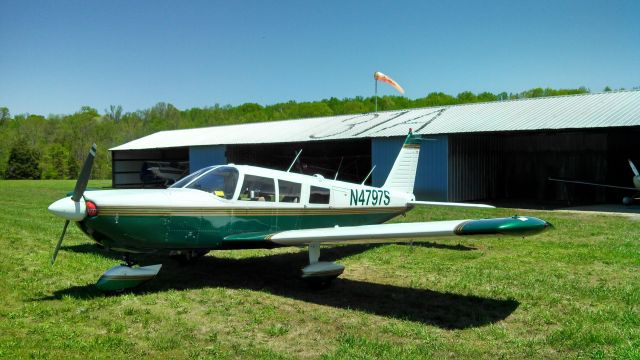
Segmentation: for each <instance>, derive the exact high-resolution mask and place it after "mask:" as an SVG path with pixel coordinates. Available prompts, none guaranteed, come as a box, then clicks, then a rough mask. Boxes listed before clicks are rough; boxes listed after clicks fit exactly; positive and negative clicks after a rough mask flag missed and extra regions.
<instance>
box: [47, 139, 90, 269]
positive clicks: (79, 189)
mask: <svg viewBox="0 0 640 360" xmlns="http://www.w3.org/2000/svg"><path fill="white" fill-rule="evenodd" d="M96 150H97V149H96V144H93V145H91V149H90V150H89V155H87V159H86V160H85V161H84V165H82V170H81V171H80V176H78V181H76V187H75V188H74V189H73V195H71V200H72V201H73V202H75V204H74V205H75V208H78V205H79V202H80V199H81V198H82V195H83V194H84V191H85V190H86V189H87V184H88V183H89V177H90V176H91V168H92V167H93V159H94V158H95V157H96ZM63 200H64V199H63ZM59 201H60V200H59ZM70 221H71V220H69V219H67V220H66V221H65V222H64V227H63V228H62V234H61V235H60V239H59V240H58V243H57V244H56V248H55V249H54V250H53V257H52V258H51V265H53V264H54V263H55V262H56V257H57V256H58V251H59V250H60V246H61V245H62V239H64V234H65V233H66V232H67V226H69V222H70Z"/></svg>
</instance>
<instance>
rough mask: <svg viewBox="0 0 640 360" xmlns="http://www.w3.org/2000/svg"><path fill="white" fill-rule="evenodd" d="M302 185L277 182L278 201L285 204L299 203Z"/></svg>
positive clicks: (282, 181) (283, 181)
mask: <svg viewBox="0 0 640 360" xmlns="http://www.w3.org/2000/svg"><path fill="white" fill-rule="evenodd" d="M301 189H302V185H300V184H298V183H294V182H291V181H285V180H278V196H279V197H280V198H279V199H278V200H279V201H280V202H286V203H299V202H300V192H301Z"/></svg>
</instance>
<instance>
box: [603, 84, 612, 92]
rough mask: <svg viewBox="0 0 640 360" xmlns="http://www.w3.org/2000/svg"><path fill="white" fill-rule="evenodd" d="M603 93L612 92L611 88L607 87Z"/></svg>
mask: <svg viewBox="0 0 640 360" xmlns="http://www.w3.org/2000/svg"><path fill="white" fill-rule="evenodd" d="M602 91H604V92H609V91H611V88H610V87H609V85H607V86H605V87H604V90H602Z"/></svg>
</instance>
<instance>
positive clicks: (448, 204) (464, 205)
mask: <svg viewBox="0 0 640 360" xmlns="http://www.w3.org/2000/svg"><path fill="white" fill-rule="evenodd" d="M409 205H414V206H416V205H417V206H420V205H428V206H430V205H435V206H459V207H475V208H489V209H495V208H496V207H495V206H492V205H486V204H470V203H457V202H438V201H410V202H409Z"/></svg>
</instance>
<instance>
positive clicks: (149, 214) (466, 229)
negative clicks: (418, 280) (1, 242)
mask: <svg viewBox="0 0 640 360" xmlns="http://www.w3.org/2000/svg"><path fill="white" fill-rule="evenodd" d="M420 140H421V139H420V137H419V136H416V135H413V134H412V133H411V131H409V135H408V136H407V138H406V140H405V142H404V144H403V146H402V149H401V150H400V153H399V155H398V157H397V158H396V160H395V162H394V164H393V167H392V169H391V171H390V173H389V175H388V177H387V180H386V182H385V183H384V185H383V186H382V187H381V188H376V187H372V186H366V185H364V182H363V183H362V184H353V183H347V182H343V181H337V180H329V179H325V178H323V177H322V176H320V175H316V176H309V175H303V174H297V173H291V172H288V171H287V172H285V171H278V170H271V169H265V168H260V167H255V166H247V165H233V164H229V165H220V166H211V167H207V168H204V169H201V170H198V171H196V172H194V173H192V174H190V175H188V176H186V177H184V178H183V179H181V180H179V181H178V182H176V183H175V184H173V185H172V186H171V187H170V188H168V189H140V190H102V191H86V192H85V190H86V186H87V182H88V179H89V175H90V172H91V166H92V164H93V158H94V157H95V152H96V148H95V145H94V146H93V147H92V149H91V151H90V153H89V156H88V157H87V161H86V162H85V164H84V166H83V169H82V171H81V174H80V177H79V179H78V181H77V183H76V187H75V189H74V191H73V194H72V195H71V196H70V197H66V198H63V199H60V200H58V201H56V202H54V203H53V204H51V205H50V206H49V210H50V211H51V212H52V213H54V214H55V215H57V216H60V217H62V218H64V219H66V222H65V224H64V228H63V231H62V235H61V236H60V239H59V240H58V243H57V245H56V248H55V250H54V253H53V258H52V260H51V263H52V264H53V263H54V261H55V259H56V256H57V253H58V250H59V249H60V245H61V243H62V240H63V238H64V235H65V232H66V229H67V226H68V225H69V222H70V221H75V222H76V224H77V225H78V226H79V227H80V229H82V231H83V232H85V233H86V234H87V235H89V236H90V237H91V238H92V239H93V240H94V241H96V242H97V243H98V244H100V245H101V246H104V247H105V248H106V249H108V250H110V251H114V252H118V253H121V254H123V255H124V256H125V261H126V264H124V265H119V266H115V267H113V268H111V269H109V270H108V271H107V272H105V273H104V274H103V275H102V277H101V278H100V279H99V280H98V282H97V284H96V285H97V287H98V288H100V289H101V290H105V291H117V290H123V289H126V288H131V287H134V286H137V285H139V284H141V283H142V282H144V281H146V280H149V279H151V278H153V277H154V276H155V275H156V274H157V273H158V272H159V271H160V267H161V266H162V265H152V266H143V267H137V266H136V267H134V266H133V264H134V263H133V261H132V260H131V256H134V254H138V253H153V252H161V253H168V254H170V255H178V256H182V257H183V258H184V259H193V258H197V257H199V256H202V255H204V254H206V253H207V252H208V251H210V250H215V249H252V248H274V247H281V246H308V251H309V265H308V266H306V267H304V268H303V269H302V277H303V278H305V279H308V280H310V281H312V282H318V283H328V282H329V281H330V280H332V279H334V278H335V277H337V276H339V275H340V274H342V272H343V270H344V266H342V265H340V264H337V263H333V262H323V261H319V259H320V245H321V244H332V243H333V244H335V243H343V242H358V243H370V242H397V241H398V239H410V238H419V237H446V236H480V235H492V236H495V235H513V236H527V235H533V234H537V233H540V232H542V231H544V230H545V229H547V228H548V227H549V226H550V224H549V223H548V222H546V221H544V220H541V219H537V218H534V217H523V216H514V217H507V218H492V219H480V220H449V221H434V222H415V223H397V224H383V223H384V222H385V221H387V220H389V219H391V218H394V217H396V216H398V215H401V214H404V213H406V212H407V211H409V210H411V209H412V208H413V207H414V206H416V205H449V206H476V207H490V206H488V205H479V204H463V203H441V202H425V201H416V200H415V197H414V195H413V186H414V182H415V175H416V168H417V165H418V156H419V152H420ZM294 161H295V160H294Z"/></svg>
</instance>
